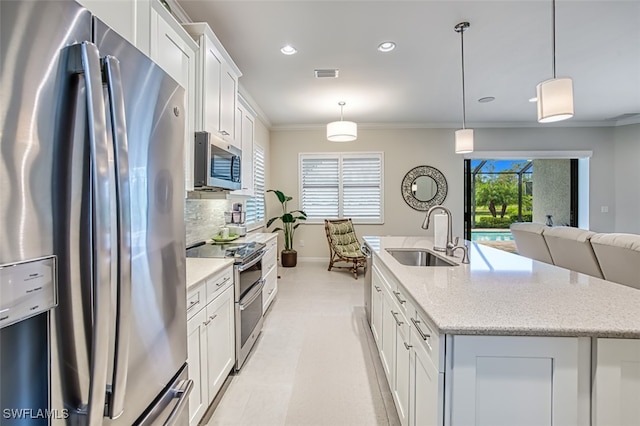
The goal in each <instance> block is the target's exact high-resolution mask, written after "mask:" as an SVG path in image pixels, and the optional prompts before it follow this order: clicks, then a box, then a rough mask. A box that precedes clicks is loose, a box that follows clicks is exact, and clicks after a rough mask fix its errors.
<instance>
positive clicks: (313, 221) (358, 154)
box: [298, 151, 385, 225]
mask: <svg viewBox="0 0 640 426" xmlns="http://www.w3.org/2000/svg"><path fill="white" fill-rule="evenodd" d="M373 156H376V157H378V158H379V159H380V216H379V217H377V218H373V219H365V218H358V217H352V218H351V219H352V221H353V223H354V224H361V225H362V224H366V225H383V224H384V200H385V197H384V152H382V151H352V152H351V151H350V152H339V151H338V152H300V153H298V200H300V201H299V204H298V205H299V208H300V209H301V210H304V207H303V205H302V199H303V198H302V193H303V176H302V173H303V171H302V170H303V167H302V166H303V161H304V159H313V158H317V159H323V158H326V159H338V215H339V217H323V218H312V217H308V218H307V220H305V221H304V223H306V224H310V225H317V224H322V225H324V219H341V218H344V190H343V159H344V158H371V157H373Z"/></svg>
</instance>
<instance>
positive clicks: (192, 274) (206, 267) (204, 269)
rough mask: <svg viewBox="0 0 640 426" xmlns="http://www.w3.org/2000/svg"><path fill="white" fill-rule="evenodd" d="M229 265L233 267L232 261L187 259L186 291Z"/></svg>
mask: <svg viewBox="0 0 640 426" xmlns="http://www.w3.org/2000/svg"><path fill="white" fill-rule="evenodd" d="M230 265H233V259H212V258H196V257H187V290H188V289H189V287H191V286H194V285H196V284H198V283H200V282H201V281H202V280H203V279H205V278H207V277H208V276H210V275H212V274H215V273H217V272H220V271H222V270H223V269H224V268H225V267H226V266H230Z"/></svg>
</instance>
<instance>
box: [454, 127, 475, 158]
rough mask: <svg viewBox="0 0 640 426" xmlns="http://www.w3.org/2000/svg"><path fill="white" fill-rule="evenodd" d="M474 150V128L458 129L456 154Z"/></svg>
mask: <svg viewBox="0 0 640 426" xmlns="http://www.w3.org/2000/svg"><path fill="white" fill-rule="evenodd" d="M469 152H473V129H460V130H456V154H467V153H469Z"/></svg>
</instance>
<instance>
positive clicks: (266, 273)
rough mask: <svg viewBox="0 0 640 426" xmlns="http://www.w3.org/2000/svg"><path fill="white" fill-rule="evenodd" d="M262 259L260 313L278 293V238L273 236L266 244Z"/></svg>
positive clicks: (264, 310)
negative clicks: (262, 281)
mask: <svg viewBox="0 0 640 426" xmlns="http://www.w3.org/2000/svg"><path fill="white" fill-rule="evenodd" d="M266 245H267V246H266V247H265V253H264V256H263V257H262V279H263V280H264V287H262V311H263V312H266V311H267V309H268V308H269V306H270V305H271V303H272V302H273V299H274V298H275V297H276V294H277V293H278V237H277V236H274V237H272V238H271V239H269V240H268V241H267V242H266Z"/></svg>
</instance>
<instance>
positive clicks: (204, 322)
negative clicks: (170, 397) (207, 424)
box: [187, 266, 235, 425]
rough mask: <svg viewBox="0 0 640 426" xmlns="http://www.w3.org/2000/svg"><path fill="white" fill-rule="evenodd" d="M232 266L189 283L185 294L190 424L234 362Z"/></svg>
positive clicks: (223, 379)
mask: <svg viewBox="0 0 640 426" xmlns="http://www.w3.org/2000/svg"><path fill="white" fill-rule="evenodd" d="M232 276H233V267H232V266H229V267H227V268H225V269H224V270H222V271H220V272H218V273H216V274H213V275H212V276H210V277H208V278H206V279H205V280H203V281H202V282H201V283H199V284H196V285H194V286H191V287H190V288H189V290H188V294H187V307H188V308H187V363H188V364H189V378H190V379H191V380H193V382H194V386H193V390H192V391H191V394H190V395H189V424H190V425H196V424H198V422H199V421H200V419H201V418H202V415H203V414H204V412H205V411H206V410H207V407H208V406H209V404H210V403H211V401H212V400H213V398H215V396H216V394H217V393H218V391H219V390H220V388H221V387H222V384H223V383H224V381H225V379H226V377H227V376H228V374H229V372H230V371H231V370H232V368H233V366H234V363H235V322H234V321H235V311H234V308H235V306H234V285H233V279H232V278H231V277H232Z"/></svg>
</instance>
